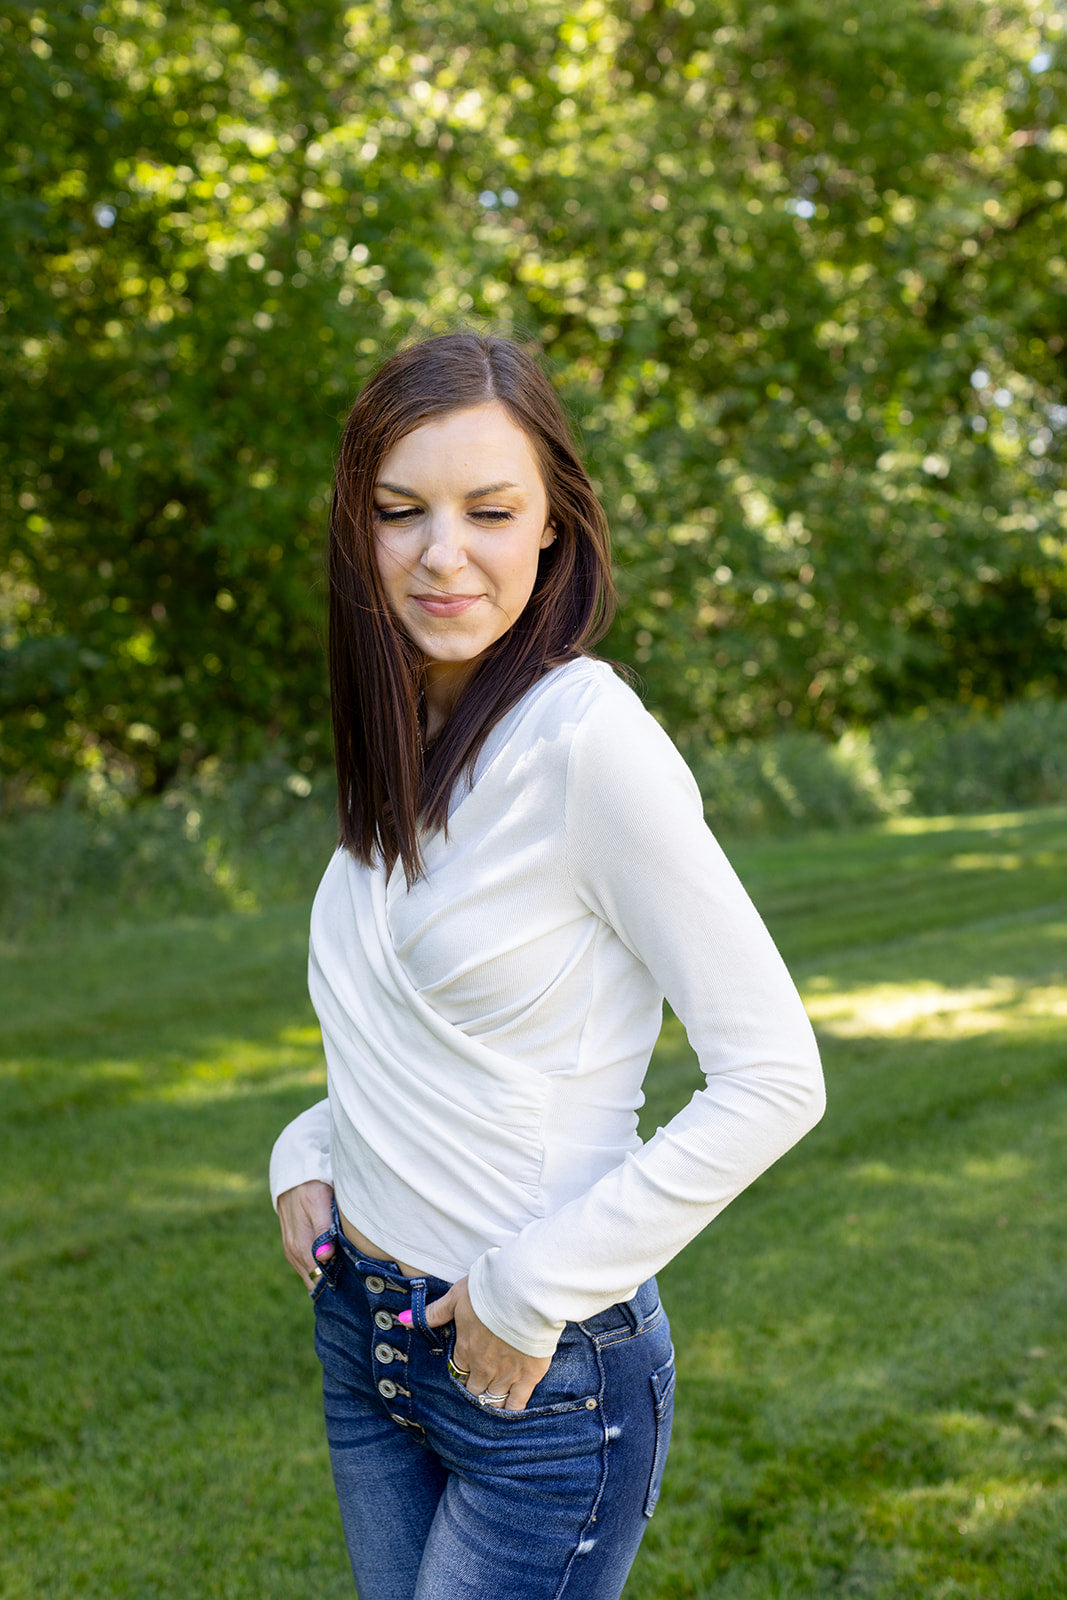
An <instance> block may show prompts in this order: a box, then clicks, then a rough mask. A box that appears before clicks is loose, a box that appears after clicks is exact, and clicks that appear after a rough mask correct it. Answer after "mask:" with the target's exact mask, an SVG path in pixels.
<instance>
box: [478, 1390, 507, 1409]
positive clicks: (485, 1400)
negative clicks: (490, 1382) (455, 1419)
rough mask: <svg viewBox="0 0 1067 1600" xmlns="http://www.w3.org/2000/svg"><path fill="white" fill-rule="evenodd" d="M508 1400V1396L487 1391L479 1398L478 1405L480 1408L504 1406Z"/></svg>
mask: <svg viewBox="0 0 1067 1600" xmlns="http://www.w3.org/2000/svg"><path fill="white" fill-rule="evenodd" d="M507 1399H508V1397H507V1395H506V1394H490V1392H489V1390H488V1389H485V1390H483V1392H482V1393H481V1394H480V1395H479V1396H478V1404H479V1405H480V1406H503V1405H506V1404H507Z"/></svg>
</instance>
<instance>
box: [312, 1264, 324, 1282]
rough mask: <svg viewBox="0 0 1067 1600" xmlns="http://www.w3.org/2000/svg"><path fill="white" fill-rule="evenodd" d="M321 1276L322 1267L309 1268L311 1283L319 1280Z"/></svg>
mask: <svg viewBox="0 0 1067 1600" xmlns="http://www.w3.org/2000/svg"><path fill="white" fill-rule="evenodd" d="M321 1277H322V1268H321V1267H312V1269H311V1281H312V1283H318V1281H319V1279H320V1278H321Z"/></svg>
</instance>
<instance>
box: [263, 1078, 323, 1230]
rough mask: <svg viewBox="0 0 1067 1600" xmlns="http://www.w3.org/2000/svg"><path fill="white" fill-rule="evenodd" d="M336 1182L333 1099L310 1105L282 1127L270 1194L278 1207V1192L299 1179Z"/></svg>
mask: <svg viewBox="0 0 1067 1600" xmlns="http://www.w3.org/2000/svg"><path fill="white" fill-rule="evenodd" d="M316 1180H317V1181H318V1182H319V1183H329V1184H332V1183H333V1170H332V1167H331V1164H330V1102H329V1101H328V1100H320V1101H319V1102H318V1103H317V1104H316V1105H313V1106H309V1107H308V1109H307V1110H306V1111H302V1112H301V1113H300V1115H299V1116H298V1117H294V1118H293V1120H292V1122H290V1123H289V1125H288V1126H287V1127H285V1128H283V1129H282V1132H281V1133H280V1134H279V1136H278V1138H277V1140H276V1141H275V1145H274V1149H273V1150H272V1151H271V1155H270V1198H271V1203H272V1205H273V1206H274V1209H275V1211H277V1209H278V1196H279V1195H281V1194H284V1193H285V1191H286V1190H287V1189H295V1188H296V1186H297V1184H298V1183H311V1182H314V1181H316Z"/></svg>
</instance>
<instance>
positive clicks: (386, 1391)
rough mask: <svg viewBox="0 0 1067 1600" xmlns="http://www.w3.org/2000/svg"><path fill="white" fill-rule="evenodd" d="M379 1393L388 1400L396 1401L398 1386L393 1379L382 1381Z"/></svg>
mask: <svg viewBox="0 0 1067 1600" xmlns="http://www.w3.org/2000/svg"><path fill="white" fill-rule="evenodd" d="M378 1393H379V1394H380V1395H384V1397H385V1399H386V1400H394V1399H395V1398H396V1384H395V1383H394V1382H393V1380H392V1378H383V1379H382V1381H381V1383H379V1385H378Z"/></svg>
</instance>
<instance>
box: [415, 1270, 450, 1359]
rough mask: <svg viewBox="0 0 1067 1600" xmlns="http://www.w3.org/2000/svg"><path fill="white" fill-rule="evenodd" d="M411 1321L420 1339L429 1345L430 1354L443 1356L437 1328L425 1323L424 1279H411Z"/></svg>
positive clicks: (442, 1346) (443, 1351)
mask: <svg viewBox="0 0 1067 1600" xmlns="http://www.w3.org/2000/svg"><path fill="white" fill-rule="evenodd" d="M411 1320H412V1322H413V1323H414V1324H415V1326H416V1328H418V1330H419V1332H420V1333H421V1334H422V1337H423V1338H424V1339H425V1340H426V1343H427V1344H428V1345H429V1347H430V1353H431V1354H432V1355H435V1356H443V1355H444V1353H445V1347H444V1345H443V1344H442V1343H441V1334H440V1330H439V1329H437V1328H431V1327H430V1324H429V1323H428V1322H427V1321H426V1279H425V1278H412V1279H411Z"/></svg>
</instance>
